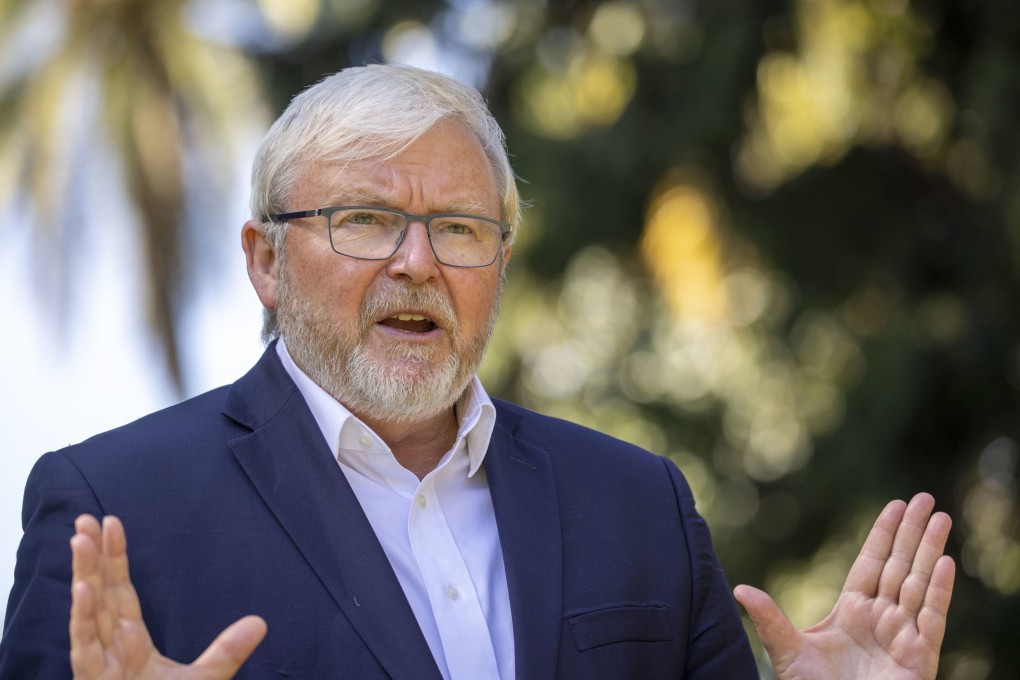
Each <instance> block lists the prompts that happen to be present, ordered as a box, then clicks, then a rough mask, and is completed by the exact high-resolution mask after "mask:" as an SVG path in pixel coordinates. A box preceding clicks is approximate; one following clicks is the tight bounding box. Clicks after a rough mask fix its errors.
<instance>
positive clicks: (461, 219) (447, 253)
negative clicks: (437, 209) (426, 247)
mask: <svg viewBox="0 0 1020 680" xmlns="http://www.w3.org/2000/svg"><path fill="white" fill-rule="evenodd" d="M429 233H430V234H431V236H432V249H433V250H434V251H435V253H436V259H438V260H439V261H440V262H442V263H443V264H449V265H454V266H457V267H484V266H485V265H487V264H491V263H492V261H493V260H494V259H495V258H496V254H497V253H498V252H499V244H500V242H501V241H502V240H503V232H502V230H501V229H500V226H499V224H497V223H496V222H490V221H489V220H486V219H483V218H481V217H466V216H464V215H436V216H435V217H433V218H432V223H431V224H430V225H429Z"/></svg>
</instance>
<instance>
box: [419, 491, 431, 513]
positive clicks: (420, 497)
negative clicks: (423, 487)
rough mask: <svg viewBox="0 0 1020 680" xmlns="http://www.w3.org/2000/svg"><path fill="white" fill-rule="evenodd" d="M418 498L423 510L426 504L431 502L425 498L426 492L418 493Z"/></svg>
mask: <svg viewBox="0 0 1020 680" xmlns="http://www.w3.org/2000/svg"><path fill="white" fill-rule="evenodd" d="M416 500H417V501H418V507H419V508H421V509H422V510H424V509H425V506H426V505H428V504H429V501H428V499H427V498H425V494H418V498H417V499H416Z"/></svg>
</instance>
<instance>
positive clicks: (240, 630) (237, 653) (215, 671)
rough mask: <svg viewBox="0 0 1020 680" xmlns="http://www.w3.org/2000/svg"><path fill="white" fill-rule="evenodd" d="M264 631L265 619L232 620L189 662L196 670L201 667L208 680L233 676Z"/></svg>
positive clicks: (251, 617) (263, 635)
mask: <svg viewBox="0 0 1020 680" xmlns="http://www.w3.org/2000/svg"><path fill="white" fill-rule="evenodd" d="M267 630H268V626H267V625H266V622H265V620H264V619H262V618H261V617H259V616H246V617H244V618H243V619H240V620H238V621H235V622H234V623H232V624H230V626H228V627H227V629H226V630H224V631H223V632H222V633H220V634H219V635H218V636H217V637H216V639H215V640H213V642H212V644H211V645H209V647H208V648H207V649H206V650H205V651H204V652H202V656H200V657H198V659H196V660H195V663H194V664H192V665H193V666H194V668H195V669H196V670H198V669H201V670H202V672H203V675H202V677H204V678H209V680H220V679H223V680H225V679H226V678H232V677H234V674H236V673H237V671H238V669H239V668H241V664H243V663H244V662H245V661H247V660H248V657H249V656H251V653H252V652H254V651H255V648H256V647H258V646H259V643H260V642H262V639H263V638H265V636H266V631H267Z"/></svg>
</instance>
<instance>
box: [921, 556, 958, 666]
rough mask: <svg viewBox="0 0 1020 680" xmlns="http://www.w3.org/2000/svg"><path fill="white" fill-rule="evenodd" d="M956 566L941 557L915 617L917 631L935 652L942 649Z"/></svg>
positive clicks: (944, 557)
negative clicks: (921, 605)
mask: <svg viewBox="0 0 1020 680" xmlns="http://www.w3.org/2000/svg"><path fill="white" fill-rule="evenodd" d="M955 580H956V564H955V563H954V562H953V558H951V557H949V556H948V555H943V556H942V557H940V558H939V559H938V561H937V562H936V563H935V568H934V569H933V570H932V576H931V583H930V584H929V586H928V590H927V592H926V593H925V596H924V606H923V607H922V608H921V611H920V612H919V613H918V615H917V630H918V632H919V633H920V634H921V637H922V638H923V639H924V641H925V642H926V643H928V645H930V646H931V647H932V648H933V649H934V650H935V651H938V650H939V648H940V647H942V638H943V637H944V635H945V632H946V615H947V614H948V612H949V601H950V600H951V599H952V597H953V583H954V581H955Z"/></svg>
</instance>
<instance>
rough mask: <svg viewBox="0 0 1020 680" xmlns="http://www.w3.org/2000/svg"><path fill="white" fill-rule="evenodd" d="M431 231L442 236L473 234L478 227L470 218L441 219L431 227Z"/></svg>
mask: <svg viewBox="0 0 1020 680" xmlns="http://www.w3.org/2000/svg"><path fill="white" fill-rule="evenodd" d="M432 231H433V232H435V233H438V234H442V235H444V236H473V235H474V234H476V233H477V231H478V228H477V226H476V225H475V224H474V223H473V221H472V220H460V221H456V222H452V221H446V220H444V221H442V222H439V223H437V224H435V225H434V226H433V227H432Z"/></svg>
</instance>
